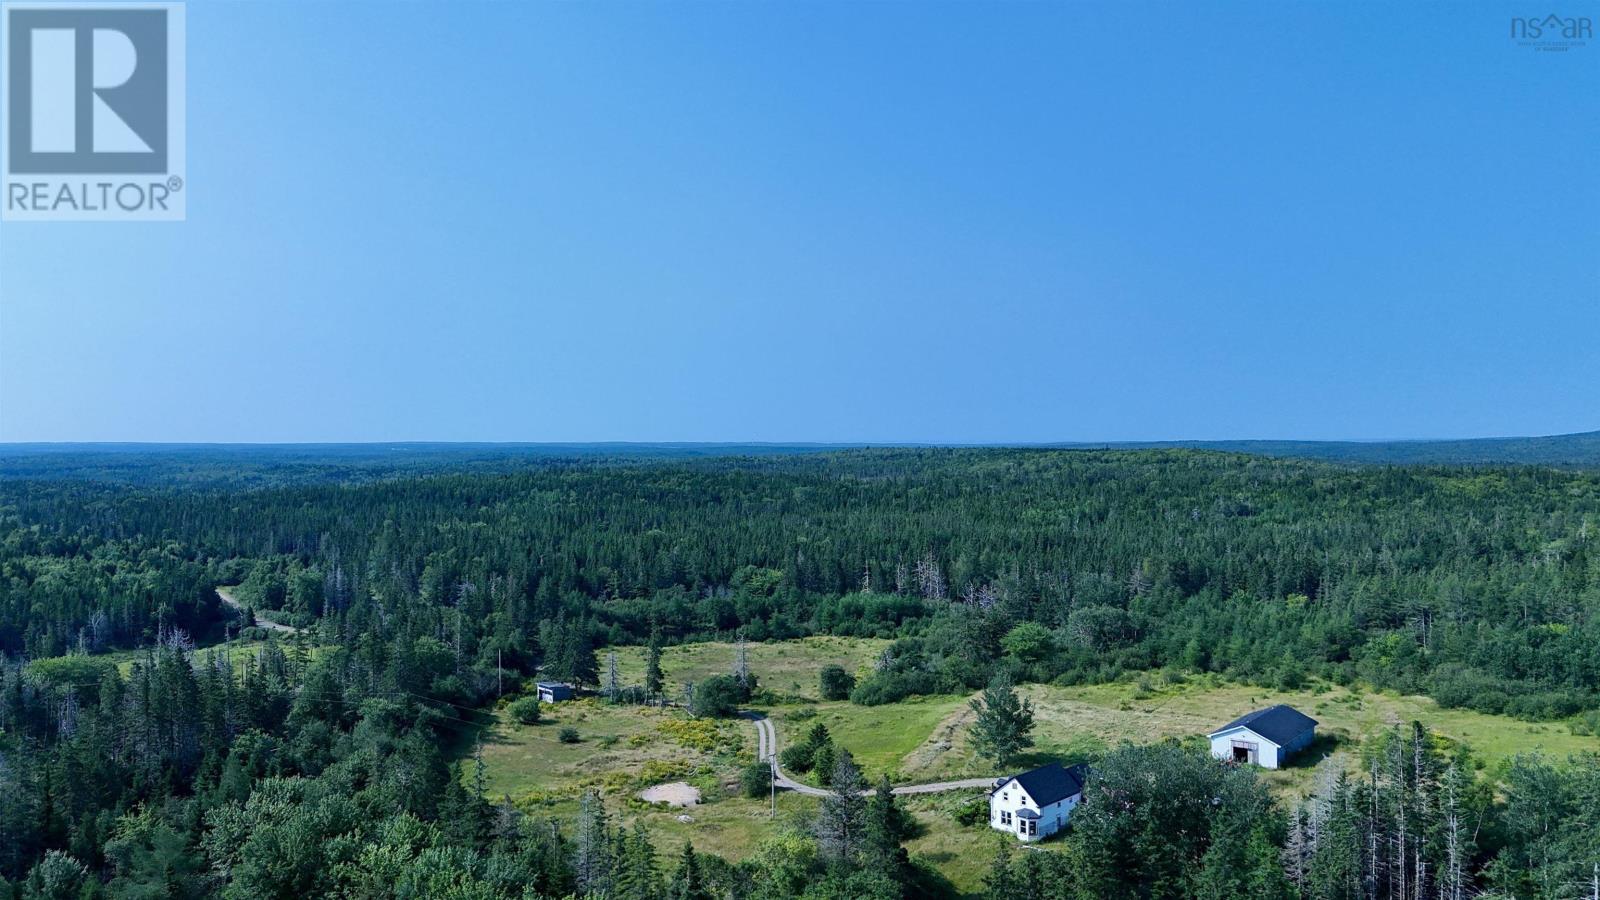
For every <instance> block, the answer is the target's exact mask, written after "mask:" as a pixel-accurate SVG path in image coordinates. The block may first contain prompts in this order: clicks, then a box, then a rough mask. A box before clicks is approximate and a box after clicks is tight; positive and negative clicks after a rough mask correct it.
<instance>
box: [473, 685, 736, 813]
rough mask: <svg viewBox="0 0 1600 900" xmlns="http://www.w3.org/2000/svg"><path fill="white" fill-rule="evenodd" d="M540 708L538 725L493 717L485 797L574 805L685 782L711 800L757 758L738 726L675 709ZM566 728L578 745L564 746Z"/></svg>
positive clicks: (573, 704) (592, 704) (585, 703)
mask: <svg viewBox="0 0 1600 900" xmlns="http://www.w3.org/2000/svg"><path fill="white" fill-rule="evenodd" d="M542 709H543V713H544V715H543V720H542V721H541V722H540V723H539V724H537V725H522V724H520V723H517V722H514V721H512V720H511V718H510V717H509V716H508V715H507V714H506V713H505V712H504V710H501V711H498V712H497V714H496V718H495V724H494V725H493V726H492V727H491V728H490V729H489V730H488V732H487V733H486V734H485V736H484V745H483V761H484V764H485V766H486V768H487V773H486V774H487V777H488V785H487V787H488V792H489V795H490V796H492V797H502V796H510V797H511V799H512V800H513V801H514V802H517V803H518V804H520V805H523V806H528V807H532V806H538V805H551V804H555V803H560V802H562V801H567V800H574V799H576V798H577V797H578V796H580V795H581V794H582V792H583V791H584V790H585V789H587V788H591V787H593V788H599V789H601V790H602V791H604V792H605V793H607V794H608V795H618V796H628V795H631V792H632V791H634V790H637V789H639V788H643V787H648V786H649V785H651V784H655V783H658V782H665V781H688V782H690V783H693V784H696V786H698V787H700V788H701V790H702V792H703V793H704V794H706V795H707V796H712V795H715V794H719V793H721V792H722V791H723V790H724V783H725V782H726V781H728V780H730V779H731V778H733V777H734V776H736V774H737V767H738V764H739V763H740V761H748V760H753V759H754V758H755V750H754V742H755V732H754V730H753V729H752V728H751V726H750V725H749V723H747V722H743V721H722V722H718V721H713V720H710V719H694V720H691V719H689V717H688V716H687V715H686V714H684V713H682V712H680V711H678V710H673V709H658V708H654V707H637V706H609V705H606V704H604V703H601V702H600V701H598V700H594V699H585V700H575V701H570V702H566V703H546V704H544V705H543V707H542ZM568 727H570V728H573V729H576V730H577V732H578V736H579V740H578V741H577V742H576V743H570V744H569V743H563V742H562V741H561V739H560V734H561V731H562V729H563V728H568ZM686 739H687V740H686Z"/></svg>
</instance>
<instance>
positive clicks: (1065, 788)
mask: <svg viewBox="0 0 1600 900" xmlns="http://www.w3.org/2000/svg"><path fill="white" fill-rule="evenodd" d="M1085 774H1087V770H1086V769H1085V768H1084V767H1083V766H1082V765H1076V766H1071V767H1068V766H1063V765H1062V764H1060V763H1050V764H1049V765H1047V766H1040V767H1039V768H1037V769H1034V770H1033V771H1031V772H1023V773H1022V774H1021V775H1014V776H1012V778H1015V779H1016V781H1017V783H1018V784H1020V785H1022V789H1023V790H1025V791H1027V792H1028V796H1029V797H1032V798H1033V802H1035V803H1037V804H1039V805H1040V806H1049V805H1050V804H1052V803H1055V802H1056V801H1058V800H1064V799H1066V798H1068V797H1071V796H1072V795H1073V794H1078V793H1082V792H1083V779H1084V776H1085ZM1010 781H1011V778H1008V779H1006V780H1005V781H1004V782H1001V784H1007V783H1009V782H1010Z"/></svg>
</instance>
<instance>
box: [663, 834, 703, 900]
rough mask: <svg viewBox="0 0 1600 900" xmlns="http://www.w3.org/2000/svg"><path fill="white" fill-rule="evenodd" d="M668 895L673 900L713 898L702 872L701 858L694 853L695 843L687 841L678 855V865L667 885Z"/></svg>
mask: <svg viewBox="0 0 1600 900" xmlns="http://www.w3.org/2000/svg"><path fill="white" fill-rule="evenodd" d="M667 896H668V897H670V898H672V900H712V898H711V893H710V891H707V890H706V887H705V884H704V881H703V877H702V875H701V872H700V860H699V859H697V858H696V857H695V855H694V845H693V844H690V843H687V842H685V843H684V845H683V853H682V854H680V855H679V856H678V867H677V868H676V869H674V870H673V871H672V882H671V883H670V884H669V885H668V886H667Z"/></svg>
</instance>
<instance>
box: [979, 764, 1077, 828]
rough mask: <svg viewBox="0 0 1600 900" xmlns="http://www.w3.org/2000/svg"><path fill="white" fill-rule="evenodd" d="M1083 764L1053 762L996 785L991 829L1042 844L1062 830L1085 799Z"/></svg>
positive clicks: (990, 822)
mask: <svg viewBox="0 0 1600 900" xmlns="http://www.w3.org/2000/svg"><path fill="white" fill-rule="evenodd" d="M1087 774H1088V773H1087V770H1086V769H1085V768H1084V767H1083V766H1082V765H1076V766H1063V765H1061V764H1060V763H1051V764H1049V765H1048V766H1040V767H1039V768H1037V769H1034V770H1033V771H1031V772H1023V773H1022V774H1021V775H1013V776H1011V777H1009V778H1002V779H1000V780H999V781H997V782H995V786H994V790H992V791H990V792H989V827H990V828H995V829H998V830H1000V831H1006V832H1010V833H1011V834H1014V835H1016V836H1017V838H1018V839H1019V840H1024V841H1040V840H1044V839H1045V838H1047V837H1049V836H1050V835H1052V834H1055V833H1056V832H1057V831H1059V830H1061V826H1063V825H1065V824H1067V820H1068V819H1069V818H1071V817H1072V810H1073V809H1075V808H1076V807H1077V805H1078V804H1079V803H1080V802H1082V800H1083V780H1084V778H1085V777H1086V775H1087Z"/></svg>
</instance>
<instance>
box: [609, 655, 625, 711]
mask: <svg viewBox="0 0 1600 900" xmlns="http://www.w3.org/2000/svg"><path fill="white" fill-rule="evenodd" d="M605 695H606V702H607V703H616V702H617V701H618V700H620V699H622V675H621V674H620V673H619V671H618V669H617V651H615V650H613V651H611V652H610V653H607V654H606V687H605Z"/></svg>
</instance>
